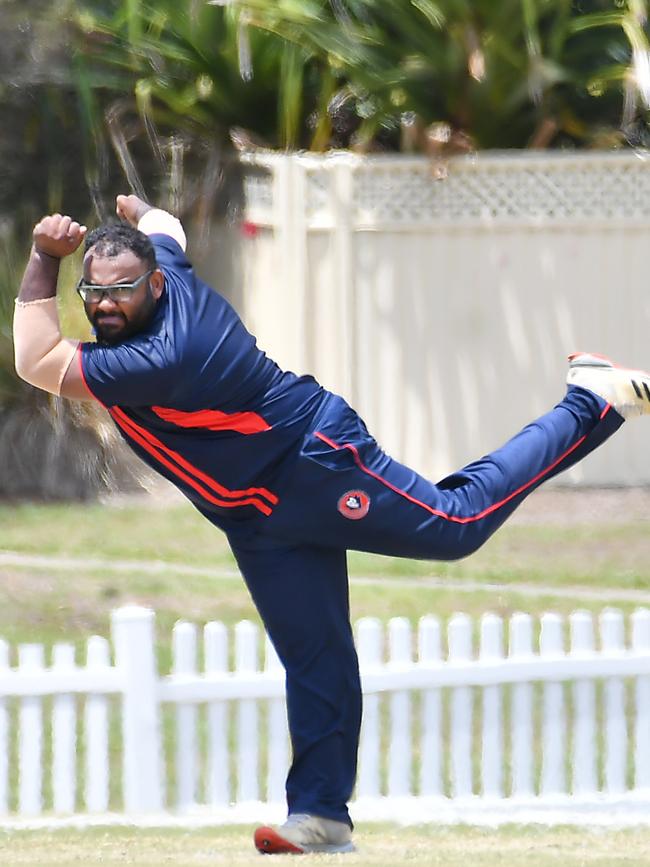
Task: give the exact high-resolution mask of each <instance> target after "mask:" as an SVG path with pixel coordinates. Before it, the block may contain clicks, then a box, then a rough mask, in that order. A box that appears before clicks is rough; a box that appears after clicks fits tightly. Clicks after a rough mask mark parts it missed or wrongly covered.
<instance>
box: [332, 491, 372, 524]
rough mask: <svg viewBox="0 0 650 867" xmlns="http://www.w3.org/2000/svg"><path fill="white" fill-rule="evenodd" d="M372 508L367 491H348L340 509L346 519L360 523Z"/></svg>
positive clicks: (343, 497)
mask: <svg viewBox="0 0 650 867" xmlns="http://www.w3.org/2000/svg"><path fill="white" fill-rule="evenodd" d="M369 508H370V497H369V496H368V494H366V492H365V491H347V492H346V493H345V494H343V496H342V497H341V499H340V500H339V505H338V509H339V512H340V513H341V514H342V515H343V517H344V518H349V519H350V520H351V521H358V520H360V519H361V518H365V517H366V515H367V514H368V509H369Z"/></svg>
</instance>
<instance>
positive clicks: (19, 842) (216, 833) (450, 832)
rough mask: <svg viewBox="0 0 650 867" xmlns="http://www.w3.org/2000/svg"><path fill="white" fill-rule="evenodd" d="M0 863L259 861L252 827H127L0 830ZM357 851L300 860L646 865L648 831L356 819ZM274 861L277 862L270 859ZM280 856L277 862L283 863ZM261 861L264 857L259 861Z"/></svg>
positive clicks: (477, 866)
mask: <svg viewBox="0 0 650 867" xmlns="http://www.w3.org/2000/svg"><path fill="white" fill-rule="evenodd" d="M0 833H1V834H2V836H0V846H1V847H2V864H3V867H13V865H30V867H50V865H52V867H55V865H56V867H63V865H66V867H67V865H79V864H85V865H88V867H92V865H102V867H113V865H124V864H133V865H143V867H144V865H152V867H153V865H155V867H157V865H172V864H173V865H183V867H189V865H214V864H228V865H235V867H240V865H241V867H243V865H257V867H259V865H260V858H261V857H262V856H260V855H258V854H257V853H256V852H255V851H254V850H253V848H252V843H251V828H249V827H225V828H214V829H200V830H164V831H162V830H149V829H134V828H127V829H125V828H114V829H89V830H86V831H79V830H75V831H71V830H60V831H10V832H0ZM356 842H357V846H358V851H357V852H356V853H354V854H350V855H336V856H331V855H330V856H326V855H310V856H306V857H305V858H303V859H302V860H301V863H305V862H306V863H308V864H327V865H331V867H334V865H337V864H345V865H347V867H384V865H385V867H399V865H401V864H404V865H410V864H418V865H432V867H433V865H436V867H437V865H440V867H468V865H471V867H503V865H508V867H551V865H552V867H592V865H593V867H647V865H648V863H649V862H648V852H650V830H649V829H636V830H628V831H609V830H607V831H606V830H599V831H594V830H589V831H588V830H583V829H578V828H557V829H549V828H540V827H534V828H523V827H519V826H512V827H508V828H504V829H499V830H492V829H490V830H484V829H479V828H440V827H436V826H426V827H424V826H420V827H414V828H400V827H397V826H394V825H391V826H382V825H369V824H363V825H360V826H359V827H358V828H357V832H356ZM276 860H277V859H276ZM286 861H287V859H286V858H281V859H280V863H281V864H282V863H286ZM264 863H266V862H264Z"/></svg>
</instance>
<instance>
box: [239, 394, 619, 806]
mask: <svg viewBox="0 0 650 867" xmlns="http://www.w3.org/2000/svg"><path fill="white" fill-rule="evenodd" d="M622 423H623V419H622V418H621V416H619V415H618V414H617V413H616V412H615V411H614V410H612V409H611V408H610V407H609V406H608V405H607V404H605V403H604V401H602V400H601V399H600V398H598V397H596V396H595V395H593V394H592V393H591V392H589V391H586V390H584V389H581V388H576V387H571V388H569V390H568V392H567V395H566V397H565V399H564V400H563V401H562V402H561V403H559V404H558V405H557V406H556V407H555V408H554V409H553V410H551V411H550V412H549V413H547V414H546V415H544V416H542V417H541V418H539V419H537V420H536V421H534V422H533V423H532V424H529V425H527V426H526V427H525V428H524V429H523V430H522V431H520V433H518V434H517V435H516V436H515V437H513V438H512V439H511V440H510V441H509V442H507V443H506V444H505V445H504V446H503V447H502V448H500V449H498V450H497V451H495V452H492V453H491V454H489V455H487V456H485V457H483V458H481V459H480V460H478V461H475V462H474V463H471V464H469V465H468V466H466V467H464V468H463V469H462V470H460V471H459V472H457V473H454V474H453V475H451V476H448V477H447V478H445V479H443V480H442V481H440V482H438V483H437V484H436V483H433V482H431V481H428V480H427V479H425V478H423V477H422V476H420V475H418V474H417V473H416V472H415V471H413V470H411V469H409V468H408V467H406V466H404V465H403V464H400V463H398V462H397V461H394V460H392V459H391V458H390V457H388V456H387V455H386V454H385V453H384V452H383V451H382V450H381V449H380V448H379V446H378V445H377V443H376V442H375V440H374V439H373V438H372V437H371V436H370V434H369V433H368V431H367V429H366V427H365V425H364V423H363V421H362V420H361V419H360V418H359V416H358V415H357V414H356V413H355V412H354V411H353V410H352V409H351V408H350V407H349V406H348V405H347V404H346V403H345V401H344V400H343V399H342V398H340V397H337V396H336V395H328V396H327V397H326V399H325V401H324V403H323V405H322V407H321V408H320V410H319V412H318V413H317V415H316V417H315V419H314V424H313V429H312V430H311V431H310V433H309V434H308V435H307V436H306V437H305V440H304V443H303V447H302V450H301V453H300V455H299V457H298V459H297V461H296V463H295V464H294V466H293V467H292V468H291V473H290V481H289V483H288V485H287V487H286V489H285V490H284V493H283V495H282V496H281V499H280V503H279V505H278V506H277V507H276V509H275V510H274V512H273V514H272V515H271V516H270V517H269V518H265V519H261V520H260V522H259V524H258V529H257V530H256V532H255V533H253V534H250V535H248V536H246V537H243V536H239V535H238V536H237V537H235V536H231V537H230V542H231V545H232V548H233V552H234V554H235V557H236V558H237V562H238V564H239V566H240V569H241V571H242V574H243V576H244V578H245V580H246V583H247V585H248V587H249V589H250V592H251V595H252V597H253V600H254V602H255V604H256V606H257V608H258V610H259V612H260V615H261V617H262V619H263V621H264V624H265V626H266V629H267V631H268V633H269V636H270V638H271V640H272V641H273V644H274V646H275V648H276V650H277V652H278V655H279V656H280V659H281V660H282V662H283V664H284V666H285V669H286V685H287V708H288V716H289V728H290V732H291V739H292V747H293V762H292V766H291V769H290V771H289V775H288V778H287V800H288V806H289V812H290V813H312V814H314V815H317V816H323V817H326V818H331V819H337V820H340V821H344V822H348V823H349V822H350V818H349V814H348V810H347V801H348V800H349V798H350V795H351V794H352V790H353V787H354V781H355V776H356V755H357V746H358V739H359V727H360V723H361V688H360V681H359V668H358V662H357V656H356V652H355V648H354V642H353V637H352V630H351V626H350V612H349V601H348V575H347V564H346V551H347V550H359V551H371V552H375V553H378V554H386V555H391V556H399V557H411V558H419V559H430V560H455V559H458V558H460V557H465V556H467V555H468V554H471V553H472V552H473V551H476V550H477V549H478V548H479V547H480V546H481V545H482V544H483V543H484V542H485V541H486V540H487V539H488V538H489V537H490V536H491V535H492V533H493V532H494V531H495V530H496V529H497V528H498V527H499V526H501V524H502V523H503V522H504V521H505V520H506V518H507V517H508V516H509V515H510V514H511V513H512V512H513V511H514V509H515V508H516V507H517V506H518V505H519V504H520V503H521V502H522V501H523V499H524V498H525V497H526V496H527V495H528V494H529V493H531V492H532V491H533V490H535V488H537V487H538V486H539V485H540V484H541V483H542V482H544V481H546V480H548V479H550V478H552V477H553V476H555V475H557V474H558V473H560V472H562V471H563V470H565V469H567V468H568V467H570V466H572V465H573V464H575V463H576V462H577V461H579V460H581V459H582V458H583V457H585V456H586V455H587V454H589V453H590V452H591V451H593V449H595V448H596V447H597V446H599V445H600V444H601V443H602V442H604V441H605V440H606V439H607V438H608V437H609V436H611V434H612V433H614V431H615V430H617V429H618V428H619V427H620V426H621V424H622Z"/></svg>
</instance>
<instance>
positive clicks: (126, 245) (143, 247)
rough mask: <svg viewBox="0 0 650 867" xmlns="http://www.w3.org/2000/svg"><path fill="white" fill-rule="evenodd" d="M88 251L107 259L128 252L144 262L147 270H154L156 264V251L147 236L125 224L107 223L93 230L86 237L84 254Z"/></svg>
mask: <svg viewBox="0 0 650 867" xmlns="http://www.w3.org/2000/svg"><path fill="white" fill-rule="evenodd" d="M90 249H92V250H93V251H94V252H95V253H96V254H97V255H98V256H100V257H102V258H107V259H110V258H112V257H113V256H119V254H120V253H124V252H125V251H126V250H130V251H131V252H132V253H135V255H136V256H137V257H138V259H141V260H142V261H143V262H146V264H147V266H148V268H150V269H153V268H156V267H157V264H158V263H157V262H156V251H155V250H154V246H153V244H152V243H151V241H150V240H149V238H148V236H147V235H145V234H144V232H140V231H139V230H138V229H134V228H133V226H127V225H126V224H125V223H107V224H106V225H104V226H98V227H97V228H96V229H93V230H92V232H89V233H88V234H87V235H86V241H85V245H84V253H87V252H88V250H90Z"/></svg>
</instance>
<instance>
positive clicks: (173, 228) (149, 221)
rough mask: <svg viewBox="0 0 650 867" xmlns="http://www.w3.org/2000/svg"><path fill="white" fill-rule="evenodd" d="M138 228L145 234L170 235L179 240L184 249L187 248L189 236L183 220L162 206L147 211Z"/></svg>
mask: <svg viewBox="0 0 650 867" xmlns="http://www.w3.org/2000/svg"><path fill="white" fill-rule="evenodd" d="M138 229H139V230H140V231H141V232H144V234H145V235H169V237H170V238H173V239H174V240H175V241H178V243H179V245H180V247H181V249H182V250H183V251H185V250H186V249H187V238H186V237H185V232H184V231H183V226H182V225H181V221H180V220H178V219H177V218H176V217H174V216H172V214H170V213H168V212H167V211H163V210H162V209H161V208H152V210H151V211H147V213H146V214H145V215H144V216H143V217H141V219H140V221H139V222H138Z"/></svg>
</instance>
